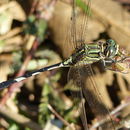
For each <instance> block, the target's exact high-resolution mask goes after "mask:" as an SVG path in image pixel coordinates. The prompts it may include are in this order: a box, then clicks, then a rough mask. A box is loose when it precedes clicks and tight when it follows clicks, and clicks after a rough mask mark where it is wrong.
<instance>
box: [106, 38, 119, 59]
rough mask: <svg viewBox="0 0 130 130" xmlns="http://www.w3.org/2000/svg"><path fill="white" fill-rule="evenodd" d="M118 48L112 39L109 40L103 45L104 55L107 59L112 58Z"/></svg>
mask: <svg viewBox="0 0 130 130" xmlns="http://www.w3.org/2000/svg"><path fill="white" fill-rule="evenodd" d="M118 50H119V46H118V45H117V44H116V42H115V41H114V40H112V39H109V40H107V41H106V43H105V49H104V55H105V56H106V57H107V58H113V57H115V56H116V55H117V53H118Z"/></svg>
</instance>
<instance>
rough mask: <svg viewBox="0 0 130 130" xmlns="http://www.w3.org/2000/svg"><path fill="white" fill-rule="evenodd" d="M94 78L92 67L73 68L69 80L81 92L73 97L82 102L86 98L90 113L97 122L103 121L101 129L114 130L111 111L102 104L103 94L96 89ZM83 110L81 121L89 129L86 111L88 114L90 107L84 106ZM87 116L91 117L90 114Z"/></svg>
mask: <svg viewBox="0 0 130 130" xmlns="http://www.w3.org/2000/svg"><path fill="white" fill-rule="evenodd" d="M92 76H93V74H92V70H91V67H90V66H87V65H84V66H78V67H74V68H71V69H70V71H69V74H68V79H69V80H71V81H73V84H74V87H75V88H77V90H78V91H80V92H79V93H78V94H77V95H74V94H73V93H72V96H73V97H76V96H77V97H78V98H81V99H80V100H81V101H82V100H83V98H84V97H85V99H86V101H87V103H86V104H88V105H89V107H90V111H92V113H91V115H92V114H93V115H94V117H95V119H97V120H100V121H101V120H103V123H102V124H101V126H100V127H101V128H102V129H105V130H107V129H108V130H110V129H112V130H114V129H115V126H114V122H113V121H112V118H111V116H110V113H109V110H108V109H107V107H106V106H105V105H104V104H103V103H102V100H103V97H102V96H101V93H99V91H98V88H96V83H95V81H94V80H93V78H92ZM77 97H76V98H77ZM78 105H79V104H78ZM82 109H83V111H82V114H81V119H82V122H83V125H84V128H87V127H86V126H88V125H87V118H86V111H85V110H87V112H88V107H87V108H86V105H84V104H83V105H82ZM87 115H89V113H88V114H87ZM89 122H90V120H89Z"/></svg>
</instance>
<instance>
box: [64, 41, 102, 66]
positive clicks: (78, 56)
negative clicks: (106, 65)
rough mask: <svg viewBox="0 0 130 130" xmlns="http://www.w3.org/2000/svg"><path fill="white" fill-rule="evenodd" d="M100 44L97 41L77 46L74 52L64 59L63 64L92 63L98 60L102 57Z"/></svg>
mask: <svg viewBox="0 0 130 130" xmlns="http://www.w3.org/2000/svg"><path fill="white" fill-rule="evenodd" d="M100 53H101V45H100V44H97V43H91V44H83V45H81V46H80V47H78V48H77V49H76V50H75V52H74V53H73V54H72V55H71V56H70V57H69V58H68V59H66V60H65V61H64V62H63V64H64V65H66V66H67V65H68V66H71V65H82V64H92V63H94V62H97V61H99V60H100V59H101V58H102V57H101V55H100Z"/></svg>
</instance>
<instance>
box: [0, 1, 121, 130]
mask: <svg viewBox="0 0 130 130" xmlns="http://www.w3.org/2000/svg"><path fill="white" fill-rule="evenodd" d="M90 2H91V1H90V0H88V4H87V8H86V9H85V10H89V9H88V7H89V8H90ZM75 12H76V0H73V1H72V18H71V21H72V23H71V26H72V30H71V33H72V39H71V40H72V41H71V43H70V44H73V46H75V50H74V51H73V53H72V54H71V55H70V57H69V58H67V59H65V60H64V61H62V62H60V63H57V64H54V65H51V66H47V67H44V68H41V69H39V70H35V71H33V72H29V73H27V74H25V75H23V76H20V77H16V78H15V79H10V80H7V81H4V82H1V83H0V89H4V88H7V87H9V86H10V85H11V84H14V83H18V82H21V81H23V80H25V79H27V78H29V77H31V76H36V75H38V74H40V73H42V72H45V71H50V70H53V69H56V68H62V67H70V70H69V73H68V81H70V80H71V81H72V82H73V84H74V86H75V87H77V88H78V89H79V90H80V94H79V95H78V96H79V98H80V100H82V99H86V100H87V102H88V104H89V105H90V107H93V108H96V109H97V110H95V111H94V112H95V113H96V114H98V113H101V114H102V116H104V115H105V114H109V111H108V109H107V108H103V107H101V105H100V104H99V105H97V104H96V101H95V99H94V97H93V95H91V94H90V92H89V91H86V89H85V88H84V84H85V81H84V80H83V78H84V75H86V74H87V75H88V78H89V77H92V75H93V72H92V69H91V64H93V63H96V62H99V61H102V63H103V65H104V68H106V69H107V68H109V67H111V64H116V63H118V62H120V61H118V60H116V57H123V55H122V53H121V51H120V49H119V45H118V44H117V43H116V42H115V41H114V40H113V39H108V40H107V41H106V42H101V41H99V42H98V41H97V42H93V43H90V44H87V43H85V42H77V41H79V39H78V38H79V37H78V36H77V30H76V14H75ZM87 23H88V16H87V15H85V18H84V19H83V21H82V23H81V26H82V29H81V31H82V32H81V36H80V41H84V37H87V35H86V32H87V30H86V27H87ZM77 37H78V38H77ZM108 64H109V67H108ZM111 69H112V70H114V69H115V68H111ZM116 69H117V68H116ZM90 83H91V84H92V85H91V87H92V88H93V89H94V90H96V85H95V81H94V80H93V79H92V78H90ZM96 91H97V90H96ZM96 91H95V96H97V97H98V99H99V100H101V98H100V96H99V95H100V94H99V93H98V92H97V93H96ZM83 101H84V100H83ZM79 104H81V109H82V110H83V111H82V112H81V119H82V122H83V126H84V129H85V130H86V129H88V125H87V118H86V110H85V104H84V102H83V103H82V101H80V103H79ZM111 120H112V119H111V117H109V121H111ZM111 122H112V121H111ZM112 125H113V122H112ZM113 129H114V126H113Z"/></svg>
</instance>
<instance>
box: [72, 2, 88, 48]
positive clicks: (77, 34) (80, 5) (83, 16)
mask: <svg viewBox="0 0 130 130" xmlns="http://www.w3.org/2000/svg"><path fill="white" fill-rule="evenodd" d="M90 3H91V1H90V0H73V1H72V23H71V24H72V28H71V37H72V42H73V43H74V47H75V48H77V47H78V46H80V45H81V44H84V42H85V39H86V37H87V33H88V32H87V28H88V27H87V25H88V18H89V14H90Z"/></svg>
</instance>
